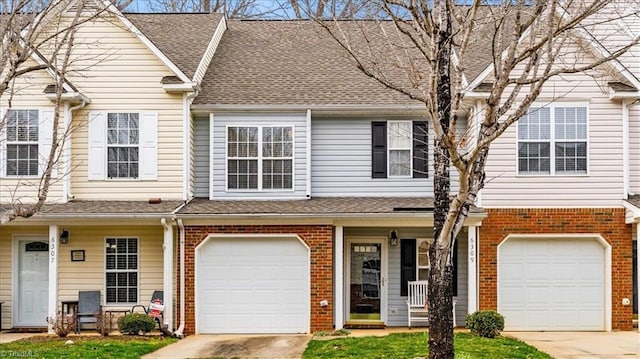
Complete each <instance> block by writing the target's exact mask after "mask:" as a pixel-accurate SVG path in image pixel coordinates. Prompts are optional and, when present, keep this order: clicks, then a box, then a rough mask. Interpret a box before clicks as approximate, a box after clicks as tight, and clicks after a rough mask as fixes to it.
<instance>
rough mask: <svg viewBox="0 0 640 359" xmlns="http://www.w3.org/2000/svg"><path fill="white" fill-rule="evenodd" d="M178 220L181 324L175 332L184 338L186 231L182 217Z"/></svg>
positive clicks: (175, 334)
mask: <svg viewBox="0 0 640 359" xmlns="http://www.w3.org/2000/svg"><path fill="white" fill-rule="evenodd" d="M176 222H177V223H178V228H179V229H180V231H179V237H180V253H179V256H180V326H179V327H178V329H177V330H176V331H175V332H174V333H173V335H174V336H176V337H178V338H182V337H184V334H183V332H184V326H185V322H186V319H185V303H184V301H185V298H186V296H185V293H184V291H185V278H184V272H185V265H184V257H185V255H184V237H185V232H184V224H183V223H182V219H177V220H176Z"/></svg>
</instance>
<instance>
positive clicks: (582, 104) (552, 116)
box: [514, 102, 591, 177]
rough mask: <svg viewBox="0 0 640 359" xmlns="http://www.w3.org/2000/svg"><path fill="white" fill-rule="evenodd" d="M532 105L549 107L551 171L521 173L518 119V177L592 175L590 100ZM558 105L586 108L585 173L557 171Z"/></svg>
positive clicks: (516, 126) (516, 157)
mask: <svg viewBox="0 0 640 359" xmlns="http://www.w3.org/2000/svg"><path fill="white" fill-rule="evenodd" d="M532 107H538V108H543V107H544V108H549V109H550V111H549V119H550V123H549V126H550V127H551V128H550V132H549V137H550V138H549V146H550V148H549V173H521V172H520V164H519V159H520V157H519V156H518V145H519V144H520V142H521V140H520V139H519V132H518V131H519V130H518V121H519V120H518V121H516V123H515V126H514V127H515V128H516V146H515V168H516V171H515V172H516V177H552V176H554V177H588V176H589V175H590V168H591V166H590V165H589V162H590V156H589V153H590V151H589V149H590V148H591V140H590V131H589V122H590V121H589V103H588V102H553V103H547V104H537V103H534V104H532V105H531V106H530V108H532ZM557 107H584V108H585V109H586V126H587V136H586V139H585V142H586V143H587V159H586V161H587V169H586V171H585V173H568V172H559V173H558V172H556V162H555V159H556V149H555V144H556V128H555V109H556V108H557ZM522 142H523V143H527V142H544V141H541V140H537V141H536V140H522ZM558 142H581V141H558Z"/></svg>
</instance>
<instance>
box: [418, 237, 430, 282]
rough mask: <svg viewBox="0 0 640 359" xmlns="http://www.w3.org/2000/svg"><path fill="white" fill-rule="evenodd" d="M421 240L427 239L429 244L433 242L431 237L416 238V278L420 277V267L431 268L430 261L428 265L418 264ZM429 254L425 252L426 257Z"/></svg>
mask: <svg viewBox="0 0 640 359" xmlns="http://www.w3.org/2000/svg"><path fill="white" fill-rule="evenodd" d="M423 241H427V242H428V243H429V244H433V241H434V240H433V238H416V280H421V279H420V269H429V268H431V261H429V265H428V266H422V267H421V266H420V243H421V242H423ZM428 256H429V252H427V258H428Z"/></svg>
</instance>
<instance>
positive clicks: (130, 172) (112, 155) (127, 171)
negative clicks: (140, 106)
mask: <svg viewBox="0 0 640 359" xmlns="http://www.w3.org/2000/svg"><path fill="white" fill-rule="evenodd" d="M139 120H140V118H139V114H138V113H121V112H120V113H109V114H107V177H108V178H138V168H139V167H138V165H139V156H140V153H139V147H138V145H139Z"/></svg>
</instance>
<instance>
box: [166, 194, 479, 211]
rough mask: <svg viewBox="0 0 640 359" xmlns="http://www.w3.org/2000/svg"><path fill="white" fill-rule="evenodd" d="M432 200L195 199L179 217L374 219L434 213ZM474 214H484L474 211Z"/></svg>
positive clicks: (411, 198)
mask: <svg viewBox="0 0 640 359" xmlns="http://www.w3.org/2000/svg"><path fill="white" fill-rule="evenodd" d="M433 206H434V205H433V198H431V197H422V198H418V197H314V198H312V199H306V200H304V199H303V200H266V201H248V200H247V201H243V200H232V201H215V200H208V199H204V198H195V199H193V200H192V201H191V202H189V203H188V204H187V205H186V206H184V207H182V208H181V209H180V210H179V211H178V215H179V216H181V215H185V216H189V215H212V216H215V215H312V216H334V215H349V214H352V215H371V214H387V215H388V214H393V213H396V214H401V213H432V212H433ZM471 212H472V213H484V212H483V211H482V209H480V208H477V207H473V208H472V209H471Z"/></svg>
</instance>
